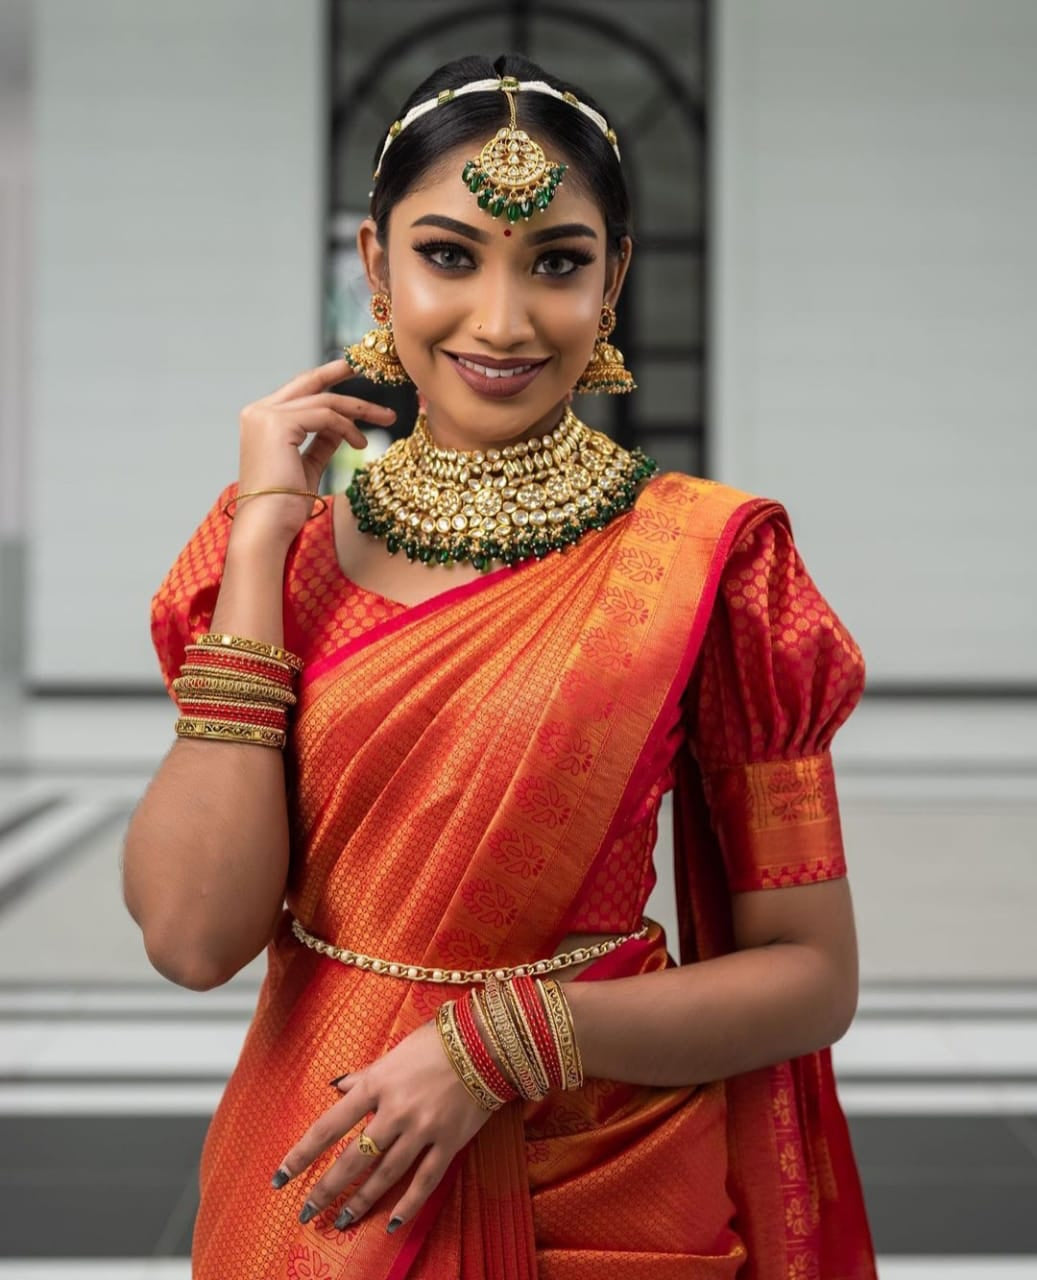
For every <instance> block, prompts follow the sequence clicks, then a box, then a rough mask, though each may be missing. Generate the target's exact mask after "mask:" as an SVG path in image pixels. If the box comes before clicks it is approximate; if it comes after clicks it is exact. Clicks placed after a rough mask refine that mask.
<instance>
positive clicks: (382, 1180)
mask: <svg viewBox="0 0 1037 1280" xmlns="http://www.w3.org/2000/svg"><path fill="white" fill-rule="evenodd" d="M421 1151H422V1148H421V1147H420V1146H418V1145H417V1144H416V1143H414V1142H408V1141H407V1140H406V1139H405V1138H402V1137H401V1138H397V1140H396V1141H395V1142H394V1143H393V1145H392V1146H391V1147H390V1148H389V1149H388V1150H387V1151H386V1153H385V1155H384V1156H380V1157H379V1158H378V1163H377V1164H375V1165H374V1166H373V1168H371V1169H370V1172H369V1173H368V1175H367V1177H366V1178H365V1180H364V1182H363V1183H362V1185H361V1186H359V1187H357V1189H356V1190H355V1191H354V1192H353V1194H352V1195H351V1196H349V1198H348V1200H347V1201H346V1203H345V1205H344V1206H343V1207H342V1208H341V1209H340V1210H339V1214H338V1217H337V1218H336V1219H335V1226H336V1227H337V1228H338V1229H339V1231H343V1230H344V1229H345V1228H346V1227H348V1226H351V1225H352V1224H353V1223H354V1222H356V1221H358V1220H359V1219H360V1218H362V1217H363V1216H364V1214H365V1213H367V1211H368V1210H369V1209H370V1208H371V1207H372V1206H373V1205H376V1204H377V1203H378V1201H379V1200H380V1199H381V1198H382V1196H383V1195H384V1194H385V1193H386V1191H388V1190H389V1188H390V1187H394V1186H396V1184H397V1183H398V1182H399V1181H400V1179H401V1178H403V1177H404V1176H405V1175H406V1173H407V1170H408V1169H409V1168H410V1167H411V1166H412V1165H413V1163H414V1161H415V1160H416V1159H417V1158H418V1156H419V1155H420V1154H421ZM361 1158H363V1157H361ZM342 1159H343V1162H345V1160H346V1156H343V1158H342ZM367 1162H368V1165H369V1166H370V1165H371V1157H370V1156H368V1157H367ZM362 1173H363V1170H361V1174H355V1173H354V1174H353V1176H352V1177H349V1176H347V1177H345V1180H344V1181H342V1182H341V1183H339V1182H338V1180H337V1179H336V1183H335V1185H337V1187H338V1189H337V1190H336V1191H335V1193H334V1195H332V1196H331V1199H332V1200H333V1199H334V1198H335V1196H337V1195H339V1194H340V1192H341V1191H342V1190H343V1188H345V1187H348V1186H350V1185H351V1184H352V1183H353V1182H355V1181H356V1179H357V1177H358V1176H361V1175H362ZM315 1189H316V1188H315Z"/></svg>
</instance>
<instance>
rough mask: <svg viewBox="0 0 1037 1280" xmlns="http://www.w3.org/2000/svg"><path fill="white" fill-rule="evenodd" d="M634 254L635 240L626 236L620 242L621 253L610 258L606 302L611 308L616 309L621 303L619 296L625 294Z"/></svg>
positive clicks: (606, 276)
mask: <svg viewBox="0 0 1037 1280" xmlns="http://www.w3.org/2000/svg"><path fill="white" fill-rule="evenodd" d="M633 252H634V242H633V240H631V238H630V237H629V236H624V237H623V238H622V240H620V242H619V253H618V254H617V255H613V256H611V257H610V258H609V262H608V266H607V267H606V270H605V297H604V301H605V302H606V303H607V305H608V306H610V307H615V305H616V303H617V302H618V301H619V295H620V294H621V293H622V292H623V282H624V281H625V280H626V278H627V272H628V271H629V270H630V259H631V257H632V255H633Z"/></svg>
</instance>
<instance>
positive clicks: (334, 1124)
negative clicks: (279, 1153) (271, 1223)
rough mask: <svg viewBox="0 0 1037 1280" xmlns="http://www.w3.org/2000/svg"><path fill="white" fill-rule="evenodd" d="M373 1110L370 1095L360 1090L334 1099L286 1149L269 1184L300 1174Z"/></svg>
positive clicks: (281, 1183) (279, 1183)
mask: <svg viewBox="0 0 1037 1280" xmlns="http://www.w3.org/2000/svg"><path fill="white" fill-rule="evenodd" d="M370 1110H371V1107H370V1099H368V1098H364V1097H361V1096H360V1091H359V1090H353V1091H352V1092H351V1093H349V1094H347V1095H346V1097H344V1098H342V1099H340V1101H338V1102H336V1103H333V1104H332V1106H331V1107H330V1108H329V1109H328V1110H327V1111H325V1112H324V1114H323V1115H322V1116H319V1117H318V1118H317V1119H316V1120H315V1121H314V1122H313V1124H311V1125H310V1127H309V1128H308V1129H307V1130H306V1132H305V1133H304V1134H303V1135H302V1137H301V1138H300V1139H299V1141H298V1142H297V1143H296V1144H295V1146H294V1147H292V1149H291V1150H290V1151H289V1152H287V1154H286V1155H285V1157H284V1159H283V1160H282V1161H281V1163H280V1164H279V1165H278V1166H277V1172H276V1173H275V1174H274V1176H273V1178H271V1180H270V1185H271V1186H273V1187H274V1188H280V1187H283V1186H284V1185H285V1183H286V1182H287V1181H289V1180H290V1179H292V1178H297V1177H298V1176H299V1174H300V1173H302V1172H304V1171H305V1170H306V1169H308V1168H309V1167H310V1165H311V1164H313V1162H314V1160H316V1159H317V1157H318V1156H319V1155H320V1154H321V1153H322V1152H324V1151H326V1150H327V1149H328V1147H330V1146H331V1145H332V1144H333V1143H335V1142H337V1141H338V1139H339V1138H341V1137H342V1136H343V1135H344V1134H347V1133H348V1132H349V1131H350V1129H352V1128H353V1126H354V1125H355V1124H357V1123H359V1121H360V1120H362V1119H363V1117H364V1116H365V1115H367V1114H368V1113H369V1112H370ZM282 1174H287V1175H288V1177H287V1178H283V1177H282V1176H281V1175H282Z"/></svg>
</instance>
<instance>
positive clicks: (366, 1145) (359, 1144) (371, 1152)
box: [356, 1130, 385, 1156]
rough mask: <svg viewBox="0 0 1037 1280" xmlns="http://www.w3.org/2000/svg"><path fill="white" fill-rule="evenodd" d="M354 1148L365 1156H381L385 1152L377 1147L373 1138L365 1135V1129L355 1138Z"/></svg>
mask: <svg viewBox="0 0 1037 1280" xmlns="http://www.w3.org/2000/svg"><path fill="white" fill-rule="evenodd" d="M356 1149H357V1150H358V1151H359V1152H361V1153H362V1154H363V1155H365V1156H381V1155H384V1154H385V1152H384V1151H383V1150H382V1149H381V1147H379V1145H378V1144H377V1142H375V1140H374V1138H369V1137H368V1136H367V1132H366V1130H365V1131H364V1132H362V1133H361V1134H360V1137H359V1138H357V1140H356Z"/></svg>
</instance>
